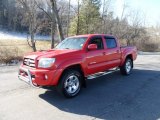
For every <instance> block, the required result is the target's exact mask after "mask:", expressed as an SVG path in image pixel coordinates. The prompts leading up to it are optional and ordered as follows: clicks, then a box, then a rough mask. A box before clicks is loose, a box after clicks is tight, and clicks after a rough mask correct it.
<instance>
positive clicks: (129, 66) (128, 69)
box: [120, 58, 133, 75]
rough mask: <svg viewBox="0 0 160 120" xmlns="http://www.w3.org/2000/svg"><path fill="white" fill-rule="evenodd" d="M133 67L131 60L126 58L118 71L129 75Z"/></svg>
mask: <svg viewBox="0 0 160 120" xmlns="http://www.w3.org/2000/svg"><path fill="white" fill-rule="evenodd" d="M132 69H133V60H132V59H130V58H127V59H126V60H125V62H124V64H123V66H121V67H120V71H121V73H122V75H130V74H131V72H132Z"/></svg>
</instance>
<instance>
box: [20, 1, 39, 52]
mask: <svg viewBox="0 0 160 120" xmlns="http://www.w3.org/2000/svg"><path fill="white" fill-rule="evenodd" d="M17 1H18V2H19V3H20V5H21V7H22V8H23V9H24V11H25V12H24V17H23V20H24V22H25V24H27V23H28V25H29V36H30V39H29V38H28V37H27V41H28V44H29V46H30V47H31V48H32V49H33V51H36V40H35V38H34V37H35V33H36V31H37V29H38V22H37V6H36V3H35V1H30V0H17ZM29 40H30V41H29Z"/></svg>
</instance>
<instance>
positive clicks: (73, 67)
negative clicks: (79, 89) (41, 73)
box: [60, 64, 86, 87]
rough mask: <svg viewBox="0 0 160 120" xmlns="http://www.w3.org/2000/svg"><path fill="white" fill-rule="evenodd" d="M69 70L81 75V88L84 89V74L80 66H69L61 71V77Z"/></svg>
mask: <svg viewBox="0 0 160 120" xmlns="http://www.w3.org/2000/svg"><path fill="white" fill-rule="evenodd" d="M70 69H72V70H78V71H79V72H80V73H81V74H82V86H83V87H86V82H85V77H84V72H83V70H82V67H81V65H80V64H76V65H71V66H69V67H67V68H65V69H64V70H63V72H62V75H61V77H62V76H63V75H64V73H65V72H66V71H67V70H70ZM61 77H60V78H61Z"/></svg>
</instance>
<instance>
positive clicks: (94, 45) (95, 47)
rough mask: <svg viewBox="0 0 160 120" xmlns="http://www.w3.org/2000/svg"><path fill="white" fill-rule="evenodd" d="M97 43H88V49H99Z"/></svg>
mask: <svg viewBox="0 0 160 120" xmlns="http://www.w3.org/2000/svg"><path fill="white" fill-rule="evenodd" d="M97 48H98V47H97V45H96V44H90V45H88V50H89V51H91V50H97Z"/></svg>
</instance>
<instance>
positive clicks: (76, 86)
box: [56, 69, 82, 98]
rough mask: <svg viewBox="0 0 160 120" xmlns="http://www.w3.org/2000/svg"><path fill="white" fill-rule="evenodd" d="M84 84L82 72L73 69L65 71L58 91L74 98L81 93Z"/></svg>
mask: <svg viewBox="0 0 160 120" xmlns="http://www.w3.org/2000/svg"><path fill="white" fill-rule="evenodd" d="M81 85H82V74H81V73H80V72H79V71H77V70H73V69H69V70H67V71H65V72H64V74H63V75H62V77H61V79H60V82H59V84H58V86H57V87H56V88H57V91H58V92H59V93H60V94H61V95H63V96H65V97H67V98H72V97H75V96H77V95H78V94H79V92H80V90H81Z"/></svg>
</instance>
